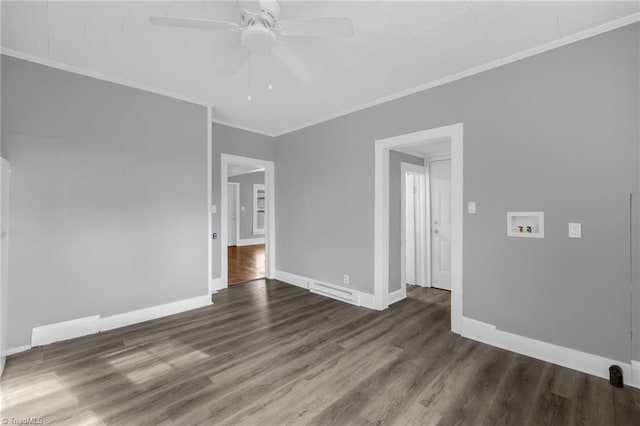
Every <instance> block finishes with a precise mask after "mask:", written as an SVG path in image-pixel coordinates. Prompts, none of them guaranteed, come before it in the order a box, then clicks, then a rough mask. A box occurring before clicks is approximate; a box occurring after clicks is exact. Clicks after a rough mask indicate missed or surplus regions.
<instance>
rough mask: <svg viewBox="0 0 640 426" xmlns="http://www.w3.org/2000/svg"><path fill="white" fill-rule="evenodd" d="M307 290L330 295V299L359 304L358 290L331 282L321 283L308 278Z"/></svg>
mask: <svg viewBox="0 0 640 426" xmlns="http://www.w3.org/2000/svg"><path fill="white" fill-rule="evenodd" d="M309 291H310V292H311V293H315V294H319V295H321V296H326V297H331V298H332V299H337V300H341V301H343V302H347V303H351V304H353V305H359V304H360V301H359V298H358V292H357V291H355V290H351V289H348V288H344V287H339V286H336V285H332V284H327V283H321V282H319V281H314V280H309Z"/></svg>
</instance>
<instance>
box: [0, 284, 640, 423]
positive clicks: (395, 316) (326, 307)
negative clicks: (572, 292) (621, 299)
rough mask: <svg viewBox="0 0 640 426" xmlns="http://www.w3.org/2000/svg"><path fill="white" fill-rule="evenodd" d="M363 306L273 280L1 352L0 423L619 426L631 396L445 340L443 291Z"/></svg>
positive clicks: (638, 406) (636, 399)
mask: <svg viewBox="0 0 640 426" xmlns="http://www.w3.org/2000/svg"><path fill="white" fill-rule="evenodd" d="M408 292H409V298H407V299H405V300H403V301H400V302H398V303H396V304H394V305H392V306H391V307H390V308H389V309H387V310H385V311H381V312H380V311H372V310H369V309H365V308H361V307H357V306H353V305H350V304H347V303H343V302H339V301H337V300H333V299H328V298H325V297H322V296H318V295H315V294H312V293H310V292H308V291H306V290H304V289H301V288H298V287H295V286H291V285H287V284H284V283H281V282H279V281H275V280H257V281H252V282H250V283H246V284H242V285H236V286H233V287H230V288H228V289H226V290H222V291H220V292H219V293H217V294H216V295H215V296H214V298H215V304H214V305H211V306H207V307H203V308H200V309H196V310H193V311H190V312H185V313H181V314H177V315H173V316H169V317H165V318H160V319H157V320H154V321H148V322H144V323H140V324H137V325H132V326H129V327H125V328H121V329H116V330H112V331H108V332H105V333H100V334H95V335H91V336H86V337H82V338H78V339H74V340H69V341H65V342H60V343H55V344H52V345H48V346H43V347H39V348H35V349H33V350H30V351H26V352H23V353H20V354H16V355H12V356H10V357H9V358H8V360H7V368H6V371H5V376H4V378H3V380H2V382H1V386H2V388H1V391H2V392H1V394H2V396H1V397H2V400H1V401H0V403H1V404H2V416H4V417H5V418H7V417H11V416H15V417H19V416H21V415H24V413H29V416H31V417H39V416H43V417H44V421H45V423H46V424H56V423H68V422H72V423H74V424H79V423H84V424H86V423H98V424H101V423H106V424H180V425H184V424H287V423H291V422H293V423H295V424H337V425H346V424H378V423H385V424H395V425H409V424H420V425H433V424H454V423H455V424H473V425H477V424H513V425H524V424H536V425H537V424H558V425H560V424H562V425H564V424H594V425H605V424H607V425H613V424H615V425H630V424H633V422H634V421H637V419H638V415H639V413H640V390H638V389H633V388H624V389H618V388H614V387H612V386H610V385H609V383H608V381H607V380H604V379H600V378H597V377H594V376H590V375H587V374H584V373H580V372H577V371H573V370H570V369H567V368H562V367H558V366H555V365H552V364H549V363H545V362H542V361H538V360H535V359H532V358H528V357H526V356H522V355H518V354H515V353H512V352H508V351H505V350H502V349H497V348H494V347H492V346H488V345H485V344H483V343H479V342H476V341H472V340H468V339H465V338H463V337H460V336H458V335H456V334H453V333H451V332H450V331H449V321H450V310H449V303H450V302H449V301H450V294H449V293H448V292H445V291H441V290H435V289H429V288H420V287H413V286H410V287H409V289H408Z"/></svg>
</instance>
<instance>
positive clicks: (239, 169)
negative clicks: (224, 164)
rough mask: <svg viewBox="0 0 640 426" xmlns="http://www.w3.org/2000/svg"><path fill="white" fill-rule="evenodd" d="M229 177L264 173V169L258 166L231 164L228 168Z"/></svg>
mask: <svg viewBox="0 0 640 426" xmlns="http://www.w3.org/2000/svg"><path fill="white" fill-rule="evenodd" d="M227 170H228V171H227V176H228V177H231V176H239V175H246V174H247V173H253V172H260V171H264V167H257V166H243V165H241V164H229V166H228V168H227Z"/></svg>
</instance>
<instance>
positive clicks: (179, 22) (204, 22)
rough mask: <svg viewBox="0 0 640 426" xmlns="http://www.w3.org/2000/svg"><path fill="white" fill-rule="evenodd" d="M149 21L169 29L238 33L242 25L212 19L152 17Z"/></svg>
mask: <svg viewBox="0 0 640 426" xmlns="http://www.w3.org/2000/svg"><path fill="white" fill-rule="evenodd" d="M149 21H150V22H151V23H152V24H153V25H163V26H167V27H185V28H202V29H207V30H221V31H237V30H240V29H241V27H240V25H238V24H236V23H235V22H226V21H213V20H210V19H198V18H177V17H173V16H150V17H149Z"/></svg>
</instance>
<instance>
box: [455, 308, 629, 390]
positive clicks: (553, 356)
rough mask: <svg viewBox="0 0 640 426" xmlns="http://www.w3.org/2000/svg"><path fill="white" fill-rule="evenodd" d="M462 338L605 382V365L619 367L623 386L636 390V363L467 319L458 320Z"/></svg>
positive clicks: (606, 366) (606, 373)
mask: <svg viewBox="0 0 640 426" xmlns="http://www.w3.org/2000/svg"><path fill="white" fill-rule="evenodd" d="M462 335H463V336H464V337H467V338H469V339H473V340H477V341H479V342H483V343H486V344H489V345H491V346H497V347H499V348H502V349H506V350H508V351H512V352H516V353H519V354H522V355H526V356H530V357H532V358H537V359H540V360H542V361H546V362H550V363H552V364H556V365H560V366H562V367H566V368H570V369H572V370H576V371H581V372H583V373H587V374H591V375H593V376H597V377H602V378H605V379H608V378H609V366H611V365H613V364H615V365H619V366H620V367H621V368H622V370H623V377H624V381H625V385H627V386H632V387H636V388H637V387H640V362H638V361H632V363H625V362H621V361H617V360H613V359H608V358H604V357H601V356H599V355H593V354H589V353H586V352H581V351H578V350H575V349H570V348H565V347H563V346H558V345H554V344H552V343H548V342H543V341H541V340H536V339H532V338H529V337H524V336H520V335H517V334H513V333H508V332H506V331H501V330H498V329H496V327H495V325H492V324H487V323H485V322H482V321H478V320H475V319H472V318H467V317H463V319H462ZM632 366H633V368H632Z"/></svg>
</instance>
